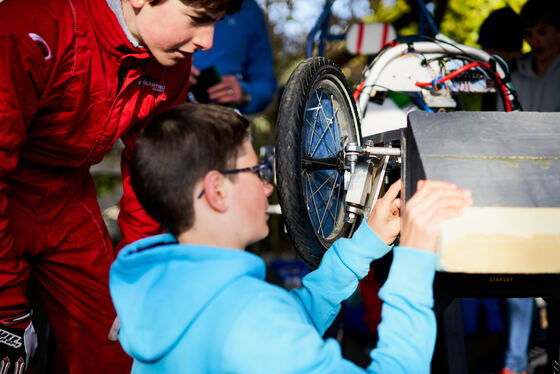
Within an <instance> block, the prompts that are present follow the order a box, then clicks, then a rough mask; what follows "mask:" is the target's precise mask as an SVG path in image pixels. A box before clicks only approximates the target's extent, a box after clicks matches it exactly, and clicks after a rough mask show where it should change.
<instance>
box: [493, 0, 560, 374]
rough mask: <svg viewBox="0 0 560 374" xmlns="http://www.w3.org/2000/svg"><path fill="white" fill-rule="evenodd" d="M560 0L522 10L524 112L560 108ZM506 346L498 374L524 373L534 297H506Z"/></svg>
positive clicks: (515, 78)
mask: <svg viewBox="0 0 560 374" xmlns="http://www.w3.org/2000/svg"><path fill="white" fill-rule="evenodd" d="M559 15H560V0H529V1H527V2H526V3H525V4H524V5H523V8H522V9H521V13H520V18H521V27H522V30H523V36H524V38H525V40H526V41H527V43H529V46H530V47H531V52H529V53H527V54H525V55H522V56H520V57H519V58H517V60H516V65H517V69H516V70H515V71H513V72H512V74H511V80H512V83H513V85H514V87H515V89H516V91H517V94H518V97H519V101H520V103H521V107H522V108H523V110H524V111H534V112H558V111H560V95H559V91H558V90H559V89H560V16H559ZM507 305H508V311H509V335H508V347H507V350H506V355H505V363H504V366H505V367H504V369H503V370H502V372H501V374H515V373H525V372H526V370H527V365H528V357H527V348H528V345H529V338H530V334H531V326H532V320H533V310H534V300H533V299H530V298H516V299H508V300H507Z"/></svg>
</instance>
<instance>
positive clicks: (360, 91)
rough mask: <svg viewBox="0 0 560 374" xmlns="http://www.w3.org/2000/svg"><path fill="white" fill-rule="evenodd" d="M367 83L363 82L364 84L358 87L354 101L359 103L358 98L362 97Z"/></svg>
mask: <svg viewBox="0 0 560 374" xmlns="http://www.w3.org/2000/svg"><path fill="white" fill-rule="evenodd" d="M365 84H366V82H365V81H363V82H362V83H360V85H359V86H358V88H356V90H355V91H354V95H353V96H354V100H355V101H356V102H358V98H359V97H360V94H361V93H362V90H363V89H364V86H365Z"/></svg>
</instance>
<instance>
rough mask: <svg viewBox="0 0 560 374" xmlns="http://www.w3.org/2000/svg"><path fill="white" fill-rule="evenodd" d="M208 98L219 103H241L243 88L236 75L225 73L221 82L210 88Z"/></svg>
mask: <svg viewBox="0 0 560 374" xmlns="http://www.w3.org/2000/svg"><path fill="white" fill-rule="evenodd" d="M208 98H209V99H210V100H212V101H213V102H215V103H218V104H235V105H241V103H242V100H243V89H242V88H241V84H240V83H239V81H238V80H237V78H236V77H235V75H224V76H223V77H222V81H221V82H220V83H218V84H215V85H213V86H212V87H210V88H208Z"/></svg>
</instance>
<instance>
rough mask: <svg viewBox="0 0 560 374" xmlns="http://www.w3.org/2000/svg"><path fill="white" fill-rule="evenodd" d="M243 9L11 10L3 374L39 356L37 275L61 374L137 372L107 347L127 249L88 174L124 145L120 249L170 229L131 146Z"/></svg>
mask: <svg viewBox="0 0 560 374" xmlns="http://www.w3.org/2000/svg"><path fill="white" fill-rule="evenodd" d="M240 3H241V0H71V1H67V0H4V1H0V45H1V46H2V54H1V57H0V72H1V76H2V79H0V372H1V373H2V374H4V373H18V374H20V373H23V372H24V371H25V370H26V369H27V365H28V362H29V359H30V357H31V356H32V354H33V351H34V349H35V346H36V333H35V331H34V327H33V324H32V322H31V310H30V306H29V302H28V300H27V297H26V289H27V283H28V279H29V278H30V277H32V278H33V279H34V280H36V282H34V284H35V285H36V286H37V288H38V291H39V293H40V295H41V298H42V301H43V304H44V308H45V312H46V314H47V317H48V320H49V322H50V326H51V329H52V333H53V338H54V342H55V353H56V357H53V359H54V361H55V363H54V367H55V368H54V372H56V373H126V372H128V371H129V370H130V365H131V363H132V361H131V360H130V358H129V357H128V356H127V355H126V354H125V353H124V352H123V351H122V349H121V347H120V346H119V344H118V343H117V342H111V341H109V340H108V336H107V335H108V333H109V329H110V328H111V326H112V323H113V320H114V319H115V315H116V314H115V310H114V307H113V305H112V302H111V298H110V295H109V284H108V283H109V267H110V265H111V263H112V261H113V260H114V258H115V254H116V251H115V249H114V248H113V245H112V243H111V240H110V237H109V233H108V231H107V229H106V228H105V225H104V222H103V219H102V217H101V212H100V209H99V205H98V203H97V198H96V192H95V186H94V183H93V179H92V177H91V175H90V173H89V168H90V166H91V165H93V164H96V163H98V162H100V161H101V160H102V158H103V156H104V155H105V153H107V152H108V151H109V150H110V149H111V147H112V145H113V144H114V142H116V141H117V139H119V138H121V139H122V140H123V142H124V144H125V147H126V148H125V149H124V151H123V157H122V163H121V165H122V174H123V189H124V195H123V198H122V200H121V204H120V207H121V214H120V216H119V225H120V228H121V232H122V234H123V237H124V241H123V243H127V242H130V241H133V240H135V239H138V238H141V237H144V236H146V235H148V234H154V233H156V232H161V227H160V225H159V224H157V223H156V222H154V221H153V220H152V219H150V218H149V217H148V216H147V215H146V214H145V213H144V212H143V211H142V209H141V207H140V205H139V204H138V202H137V201H136V198H135V197H134V194H133V192H132V189H131V188H130V185H129V184H128V183H129V178H128V161H129V159H130V155H131V152H132V149H133V148H134V142H135V140H136V137H137V136H138V134H139V132H140V130H141V129H142V127H144V126H145V124H146V123H147V119H148V118H150V117H151V116H153V115H155V114H157V113H158V112H161V111H162V110H164V109H166V108H169V107H171V106H173V105H175V104H177V103H181V102H184V101H185V98H186V94H187V87H188V82H189V68H190V60H191V54H192V53H194V52H195V51H196V50H198V49H209V48H210V47H211V46H212V36H213V32H214V25H215V24H216V22H217V21H218V20H219V19H221V18H222V17H223V16H224V14H225V13H226V12H229V13H231V12H235V11H237V10H238V9H239V7H240ZM188 167H189V166H188V165H187V166H186V168H187V169H188ZM186 172H187V173H188V170H187V171H186Z"/></svg>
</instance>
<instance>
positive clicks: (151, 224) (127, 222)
mask: <svg viewBox="0 0 560 374" xmlns="http://www.w3.org/2000/svg"><path fill="white" fill-rule="evenodd" d="M189 76H190V61H188V69H187V74H186V76H185V80H184V81H183V82H180V83H179V90H178V91H179V93H178V94H177V96H176V99H175V100H174V102H173V105H172V106H174V105H178V104H182V103H184V102H185V100H186V98H187V91H188V85H189ZM162 110H164V109H162V108H158V109H156V111H155V112H154V113H152V115H151V116H150V117H153V116H154V115H155V114H156V113H159V112H161V111H162ZM139 131H140V130H139V128H138V127H136V128H134V129H133V130H131V131H129V133H128V134H126V136H123V137H122V140H123V143H124V145H125V148H124V150H123V152H122V157H121V173H122V183H123V196H122V198H121V202H120V212H119V220H118V223H119V228H120V230H121V235H122V239H121V241H120V243H119V245H118V247H117V251H119V250H120V249H121V248H123V247H124V246H125V245H127V244H130V243H132V242H134V241H136V240H139V239H142V238H145V237H147V236H152V235H157V234H161V233H163V232H164V230H163V227H162V226H161V225H160V224H159V223H157V222H156V221H155V220H154V219H153V218H151V217H150V216H149V215H148V213H146V211H144V209H143V208H142V206H141V205H140V202H138V199H137V198H136V194H135V193H134V190H133V189H132V185H131V184H130V161H131V159H132V154H133V152H134V144H135V142H136V139H137V138H138V136H139V135H140V133H139Z"/></svg>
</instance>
